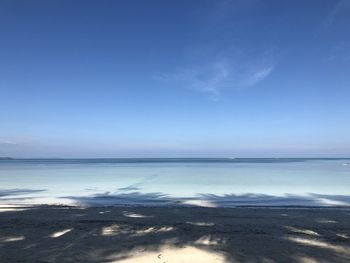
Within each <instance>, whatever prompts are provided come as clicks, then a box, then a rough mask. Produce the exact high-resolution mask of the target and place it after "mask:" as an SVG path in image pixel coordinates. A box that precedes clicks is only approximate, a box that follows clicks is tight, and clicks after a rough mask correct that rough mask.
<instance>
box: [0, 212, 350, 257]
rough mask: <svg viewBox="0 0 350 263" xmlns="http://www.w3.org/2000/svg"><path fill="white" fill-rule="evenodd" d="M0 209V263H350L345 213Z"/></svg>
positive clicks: (349, 232)
mask: <svg viewBox="0 0 350 263" xmlns="http://www.w3.org/2000/svg"><path fill="white" fill-rule="evenodd" d="M0 211H1V213H0V225H1V229H0V258H1V262H121V263H129V262H136V263H137V262H145V263H147V262H152V263H153V262H161V263H164V262H167V263H172V262H183V263H187V262H191V263H193V262H198V263H200V262H204V263H205V262H218V263H227V262H269V263H271V262H308V263H314V262H350V224H349V222H350V208H300V207H299V208H297V207H294V208H291V207H290V208H286V207H274V208H266V207H265V208H263V207H261V208H256V207H255V208H203V207H140V206H138V207H133V206H123V207H108V206H106V207H68V206H34V207H11V206H6V207H5V206H3V207H2V208H1V210H0Z"/></svg>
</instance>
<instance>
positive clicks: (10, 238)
mask: <svg viewBox="0 0 350 263" xmlns="http://www.w3.org/2000/svg"><path fill="white" fill-rule="evenodd" d="M24 239H25V237H24V236H8V237H0V243H6V242H15V241H21V240H24Z"/></svg>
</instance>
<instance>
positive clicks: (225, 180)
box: [0, 158, 350, 207]
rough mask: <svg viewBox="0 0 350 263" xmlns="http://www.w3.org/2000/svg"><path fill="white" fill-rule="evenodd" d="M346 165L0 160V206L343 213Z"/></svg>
mask: <svg viewBox="0 0 350 263" xmlns="http://www.w3.org/2000/svg"><path fill="white" fill-rule="evenodd" d="M349 196H350V159H340V158H337V159H334V158H317V159H316V158H112V159H9V160H0V205H9V204H17V205H18V204H19V205H32V204H68V205H184V206H188V205H189V206H191V205H201V206H212V207H215V206H220V207H234V206H347V205H349V204H350V198H349Z"/></svg>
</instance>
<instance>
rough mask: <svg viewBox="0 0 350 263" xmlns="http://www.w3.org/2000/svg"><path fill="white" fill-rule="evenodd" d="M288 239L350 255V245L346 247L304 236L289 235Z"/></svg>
mask: <svg viewBox="0 0 350 263" xmlns="http://www.w3.org/2000/svg"><path fill="white" fill-rule="evenodd" d="M287 239H288V240H290V241H293V242H296V243H299V244H303V245H307V246H314V247H319V248H324V249H329V250H332V251H334V252H336V253H342V254H345V255H350V247H345V246H341V245H333V244H330V243H327V242H324V241H319V240H315V239H308V238H302V237H288V238H287Z"/></svg>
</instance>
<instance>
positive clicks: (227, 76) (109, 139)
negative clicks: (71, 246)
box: [0, 0, 350, 158]
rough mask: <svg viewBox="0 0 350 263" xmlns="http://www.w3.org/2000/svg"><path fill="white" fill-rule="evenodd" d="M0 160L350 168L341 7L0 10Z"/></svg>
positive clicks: (89, 4) (269, 1) (348, 30)
mask: <svg viewBox="0 0 350 263" xmlns="http://www.w3.org/2000/svg"><path fill="white" fill-rule="evenodd" d="M0 156H11V157H21V158H30V157H33V158H34V157H35V158H53V157H61V158H62V157H67V158H78V157H82V158H83V157H86V158H94V157H350V0H340V1H333V0H332V1H331V0H317V1H316V0H309V1H303V0H289V1H288V0H287V1H279V0H266V1H263V0H232V1H229V0H224V1H205V0H202V1H197V0H194V1H191V0H179V1H169V0H159V1H155V0H148V1H142V0H138V1H136V0H130V1H108V0H103V1H97V0H95V1H91V0H81V1H80V0H75V1H71V0H60V1H56V0H49V1H47V0H45V1H44V0H43V1H37V0H31V1H25V0H23V1H18V0H0Z"/></svg>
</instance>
